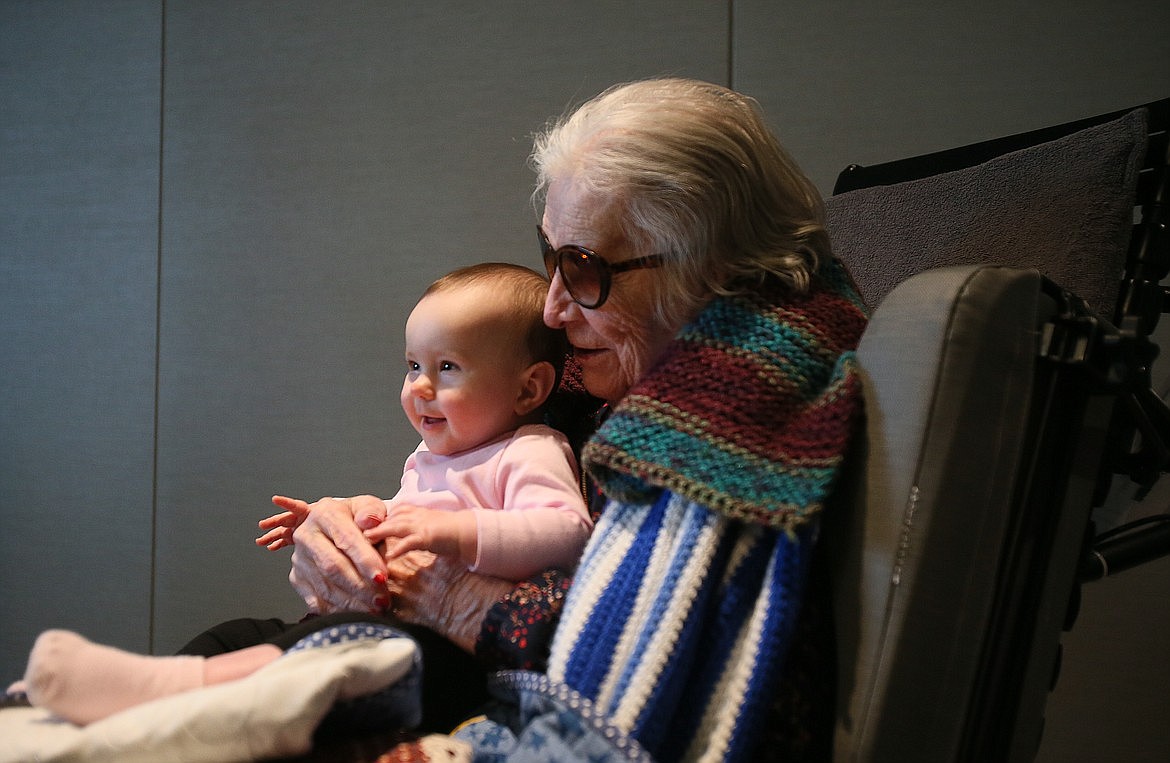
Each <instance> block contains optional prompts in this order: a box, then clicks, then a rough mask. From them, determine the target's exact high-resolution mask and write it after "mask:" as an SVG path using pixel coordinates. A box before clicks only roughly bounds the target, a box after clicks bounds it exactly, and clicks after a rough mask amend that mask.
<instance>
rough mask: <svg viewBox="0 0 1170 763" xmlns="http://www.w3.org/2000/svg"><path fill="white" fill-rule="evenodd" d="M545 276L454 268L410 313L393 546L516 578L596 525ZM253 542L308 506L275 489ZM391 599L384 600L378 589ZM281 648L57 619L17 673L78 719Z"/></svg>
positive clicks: (44, 702)
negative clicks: (553, 414)
mask: <svg viewBox="0 0 1170 763" xmlns="http://www.w3.org/2000/svg"><path fill="white" fill-rule="evenodd" d="M546 291H547V282H546V281H545V280H544V278H543V277H542V276H540V275H539V274H537V273H536V272H535V271H532V270H529V269H527V268H523V267H520V266H517V265H508V264H500V263H487V264H482V265H474V266H471V267H468V268H463V269H460V270H457V271H454V272H453V273H450V274H448V275H446V276H444V277H442V278H440V279H439V280H437V281H436V282H435V283H433V284H432V285H431V286H430V287H429V288H428V289H427V290H426V292H425V293H424V294H423V296H422V298H421V299H420V300H419V302H418V304H417V305H416V306H415V308H414V310H413V312H411V314H410V317H409V319H408V320H407V323H406V366H407V368H406V378H405V380H404V381H403V384H402V393H401V402H402V408H403V410H404V411H405V413H406V415H407V418H408V419H409V420H410V423H411V425H412V426H413V427H414V429H415V430H416V431H417V432H418V433H419V435H420V436H421V437H422V443H421V444H420V445H419V446H418V448H417V449H416V450H415V451H414V453H413V454H412V455H411V456H410V457H409V458H408V459H407V461H406V464H405V467H404V471H403V476H402V483H401V489H400V490H399V492H398V493H397V494H396V495H395V497H394V499H393V500H391V501H387V502H386V503H387V515H386V518H385V520H384V521H382V522H381V523H380V524H378V525H377V526H376V527H373V528H371V529H368V530H367V531H366V535H367V537H368V538H369V539H370V541H371V543H384V544H385V545H384V549H383V553H384V554H385V556H386V558H387V559H393V558H395V557H397V556H399V555H401V554H404V553H407V552H409V551H426V552H430V553H434V554H438V555H443V556H449V557H455V558H458V559H459V560H461V561H462V562H463V563H465V564H467V565H468V567H469V569H471V570H472V571H474V572H477V573H480V574H486V575H494V576H497V577H503V578H507V579H512V580H520V579H523V578H525V577H528V576H530V575H532V574H535V573H537V572H539V571H541V570H544V569H547V568H549V567H561V568H565V569H571V568H572V567H574V566H575V565H576V562H577V559H578V557H579V556H580V554H581V551H582V549H583V548H584V545H585V542H586V540H587V538H588V536H589V533H590V531H591V529H592V523H591V522H590V519H589V515H588V512H587V510H586V507H585V503H584V500H583V498H582V495H581V492H580V486H579V482H578V478H577V472H576V462H575V459H574V458H573V455H572V450H571V448H570V446H569V443H568V441H567V439H566V438H565V437H564V436H563V435H562V434H560V433H559V432H557V431H556V430H554V429H551V428H549V427H547V426H544V425H543V424H541V423H539V422H540V421H541V412H542V411H541V409H542V406H543V405H544V403H545V401H546V400H547V399H548V397H549V395H550V394H551V393H552V391H553V390H554V389H555V388H556V386H557V384H558V381H559V376H560V372H561V369H562V364H563V361H564V356H565V348H566V345H565V341H564V337H563V335H562V334H561V333H560V332H555V331H552V330H551V329H549V328H548V327H546V326H545V325H544V323H543V321H542V319H541V311H542V308H543V303H544V296H545V293H546ZM273 502H274V503H275V504H276V505H277V506H278V507H280V508H282V509H284V511H283V512H281V513H279V514H275V515H273V516H271V517H268V518H266V519H264V520H262V521H261V522H260V527H261V529H263V530H266V531H267V532H266V533H265V534H264V535H262V536H261V537H260V538H257V543H258V544H260V545H264V546H267V547H268V548H270V549H278V548H282V547H284V546H287V545H291V544H292V543H293V531H294V530H295V529H296V527H297V526H298V525H299V524H300V523H301V522H302V521H303V520H304V519H305V517H307V516H308V514H309V512H310V511H312V508H311V507H310V506H309V505H308V504H307V503H305V502H304V501H300V500H297V499H293V498H287V497H284V496H275V497H274V498H273ZM386 603H387V604H388V603H389V602H388V600H387V602H386ZM281 654H282V650H281V649H280V647H278V646H276V645H275V644H272V643H261V644H257V645H255V646H251V647H247V648H244V649H240V650H238V651H234V652H228V653H226V654H222V655H217V656H214V657H207V658H204V657H198V656H188V655H182V656H173V657H150V656H145V655H137V654H132V653H129V652H124V651H122V650H119V649H115V648H113V647H109V646H104V645H101V644H95V643H93V642H90V641H88V640H86V639H85V638H83V637H82V636H80V635H78V634H75V633H72V632H69V631H62V630H53V631H46V632H45V633H43V634H41V636H40V637H39V638H38V639H37V643H36V644H35V645H34V647H33V650H32V652H31V654H30V656H29V662H28V668H27V671H26V673H25V679H24V681H23V682H20V683H18V684H16V685H14V687H12V688H11V689H10V690H9V691H10V692H11V691H13V690H23V691H26V692H27V694H28V697H29V700H30V702H32V704H34V705H37V706H40V707H45V708H47V709H48V710H50V711H52V712H53V713H55V714H56V715H58V716H60V717H62V718H64V719H66V720H69V721H71V722H73V723H76V724H80V725H84V724H88V723H92V722H94V721H97V720H100V719H101V718H105V717H107V716H109V715H111V714H113V713H115V712H118V711H119V710H123V709H125V708H128V707H132V706H134V705H137V704H140V703H142V702H145V701H149V700H152V699H157V698H160V697H163V696H168V695H171V694H175V693H178V692H181V691H186V690H189V689H194V688H198V687H200V686H209V685H213V684H217V683H223V682H225V681H230V680H235V679H239V678H242V677H244V676H246V675H250V674H251V673H253V672H255V671H256V670H258V669H259V668H261V667H263V666H264V665H267V664H268V663H270V662H272V661H273V660H275V659H276V658H278V657H279V656H280V655H281Z"/></svg>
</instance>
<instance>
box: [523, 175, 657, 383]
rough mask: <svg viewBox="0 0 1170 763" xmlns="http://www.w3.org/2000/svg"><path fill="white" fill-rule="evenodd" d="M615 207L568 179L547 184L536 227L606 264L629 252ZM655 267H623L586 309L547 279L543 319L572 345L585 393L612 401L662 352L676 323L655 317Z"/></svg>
mask: <svg viewBox="0 0 1170 763" xmlns="http://www.w3.org/2000/svg"><path fill="white" fill-rule="evenodd" d="M618 212H619V209H618V208H617V207H616V206H615V205H614V204H613V203H607V202H606V201H605V200H604V199H601V198H599V197H598V196H597V195H594V194H589V193H587V192H585V191H584V190H583V189H581V188H580V187H579V186H578V184H576V183H574V182H573V181H572V179H571V178H570V179H565V180H555V181H553V183H552V184H551V185H550V186H549V189H548V198H547V200H546V203H545V208H544V221H543V223H542V227H543V228H544V232H545V234H546V235H547V236H548V239H549V242H550V243H551V244H552V245H553V247H561V246H564V245H566V244H576V245H578V246H583V247H586V248H588V249H591V250H593V251H594V252H596V253H597V254H599V255H600V256H601V257H604V258H605V260H606V261H607V262H609V263H611V264H614V263H618V262H621V261H623V260H630V259H633V258H635V257H638V256H640V255H643V254H647V253H646V252H636V251H635V250H634V247H633V245H632V244H631V243H630V242H629V241H628V240H627V239H626V237H625V234H624V233H623V232H622V229H621V224H620V223H621V218H620V215H619V214H618ZM660 276H661V273H660V272H659V271H656V270H653V269H649V270H631V271H626V272H623V273H618V274H616V275H615V276H614V279H613V285H612V287H611V289H610V293H609V298H608V299H607V300H606V301H605V304H603V305H602V306H601V307H599V308H597V309H595V310H590V309H587V308H584V307H581V306H580V305H578V304H577V303H576V302H574V301H573V299H572V297H570V296H569V293H568V292H567V291H566V290H565V287H564V284H563V283H562V282H561V276H560V272H559V271H558V272H557V274H556V275H555V276H554V277H553V281H552V285H551V286H550V287H549V291H548V297H546V298H545V302H544V322H545V323H547V324H548V325H549V326H551V327H553V328H563V329H564V330H565V333H566V334H567V335H568V338H569V343H570V344H572V345H573V353H574V355H575V356H576V358H577V360H578V362H579V364H580V366H581V374H582V382H583V383H584V385H585V389H587V390H589V392H590V393H592V394H593V395H596V396H597V397H600V398H602V399H603V400H608V401H610V402H617V401H618V400H619V399H621V398H622V397H623V396H624V395H625V394H626V393H627V392H629V390H630V387H631V386H633V384H634V382H635V381H637V380H638V379H639V378H640V377H641V376H642V375H643V374H644V373H646V371H647V370H648V369H649V368H650V366H651V364H652V363H653V362H654V361H655V360H656V359H657V358H658V356H659V355H660V354H661V353H662V350H663V348H664V347H665V346H666V343H667V342H669V341H670V339H671V337H672V336H673V335H674V333H675V331H676V330H677V328H678V327H677V326H664V325H662V324H661V322H660V321H659V320H658V319H657V318H656V317H655V314H654V298H655V295H656V294H657V290H658V278H659V277H660Z"/></svg>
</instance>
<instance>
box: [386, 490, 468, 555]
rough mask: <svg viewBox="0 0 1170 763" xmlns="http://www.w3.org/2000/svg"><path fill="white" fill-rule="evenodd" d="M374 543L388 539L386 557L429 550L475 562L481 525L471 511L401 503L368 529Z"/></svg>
mask: <svg viewBox="0 0 1170 763" xmlns="http://www.w3.org/2000/svg"><path fill="white" fill-rule="evenodd" d="M365 535H366V539H367V540H369V541H370V542H371V543H375V544H378V543H381V542H382V541H385V542H386V543H385V551H384V552H383V557H384V558H385V559H394V558H397V557H399V556H401V555H403V554H405V553H406V552H408V551H430V552H432V553H435V554H439V555H440V556H452V557H455V558H458V559H462V560H463V561H464V562H465V563H467V564H474V563H475V555H476V548H477V545H478V528H477V526H476V522H475V514H474V512H471V511H440V510H437V509H424V508H423V507H421V506H412V505H409V504H400V505H398V506H395V507H394V508H392V509H390V513H389V514H387V515H386V519H384V520H383V521H382V522H381V523H380V524H378V525H377V526H375V527H372V528H370V529H369V530H366V531H365Z"/></svg>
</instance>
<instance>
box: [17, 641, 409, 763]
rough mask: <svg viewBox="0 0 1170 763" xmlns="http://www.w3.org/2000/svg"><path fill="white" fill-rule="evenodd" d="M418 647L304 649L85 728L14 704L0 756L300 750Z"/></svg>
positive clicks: (186, 757) (230, 754) (169, 756)
mask: <svg viewBox="0 0 1170 763" xmlns="http://www.w3.org/2000/svg"><path fill="white" fill-rule="evenodd" d="M416 649H417V647H416V646H415V645H414V642H412V641H410V640H408V639H386V640H383V641H356V642H350V643H346V644H337V645H335V646H329V647H322V648H316V649H306V650H304V651H300V652H294V653H291V654H288V655H285V656H284V657H282V658H281V659H279V660H276V661H275V662H273V663H271V664H269V665H267V666H266V667H264V668H263V669H262V670H259V671H257V672H256V673H254V674H252V675H251V676H248V677H247V678H244V679H242V680H239V681H233V682H230V683H226V684H220V685H219V686H212V687H208V688H204V689H198V690H195V691H190V692H185V693H183V694H179V695H176V696H173V697H167V698H165V699H161V700H157V701H154V702H148V703H146V704H143V705H139V706H138V707H133V708H130V709H129V710H125V711H123V712H120V713H117V714H115V715H112V716H110V717H109V718H106V719H105V720H102V721H99V722H97V723H93V724H90V725H89V726H85V727H78V726H74V725H72V724H70V723H67V722H65V721H61V720H59V719H56V718H54V717H52V716H51V715H50V714H49V713H48V712H46V711H44V710H41V709H39V708H7V709H4V710H0V763H17V762H18V761H19V762H20V763H27V762H28V761H46V762H47V761H61V762H62V763H64V762H65V761H118V763H136V762H137V761H142V763H159V762H160V761H191V762H193V763H194V762H197V761H208V762H209V763H210V762H214V763H223V762H224V761H251V760H263V759H265V758H272V757H279V756H291V755H300V754H303V753H305V752H308V751H309V749H310V746H311V745H312V738H313V731H314V729H316V727H317V725H318V723H319V722H320V721H321V719H322V718H324V716H325V714H326V713H327V712H328V711H329V708H330V707H332V706H333V703H334V702H335V701H338V700H344V699H350V698H353V697H358V696H362V695H364V694H369V693H371V692H374V691H377V690H379V689H382V688H384V687H386V686H389V685H390V684H392V683H394V682H395V681H397V680H399V679H400V678H402V677H403V676H404V675H406V673H407V672H408V671H409V670H410V668H411V665H412V664H413V661H414V659H415V652H416Z"/></svg>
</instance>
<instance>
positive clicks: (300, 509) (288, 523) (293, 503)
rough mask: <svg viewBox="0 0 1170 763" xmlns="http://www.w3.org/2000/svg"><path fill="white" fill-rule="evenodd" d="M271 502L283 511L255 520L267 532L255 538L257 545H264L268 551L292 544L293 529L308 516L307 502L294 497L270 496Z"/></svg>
mask: <svg viewBox="0 0 1170 763" xmlns="http://www.w3.org/2000/svg"><path fill="white" fill-rule="evenodd" d="M272 503H273V504H275V505H276V506H278V507H279V508H282V509H284V511H282V512H280V513H279V514H273V515H272V516H270V517H265V518H264V519H261V520H260V521H259V522H257V525H258V526H259V527H260V529H261V530H267V531H268V532H266V533H264V534H263V535H261V536H260V537H259V538H257V539H256V545H257V546H264V547H266V548H267V549H268V550H269V551H277V550H279V549H282V548H284V547H286V546H291V545H293V531H294V530H296V529H297V527H299V526H300V524H301V522H304V521H305V517H307V516H309V511H310V508H309V504H307V503H305V502H304V501H301V500H298V499H296V498H286V497H285V496H283V495H274V496H272Z"/></svg>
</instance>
